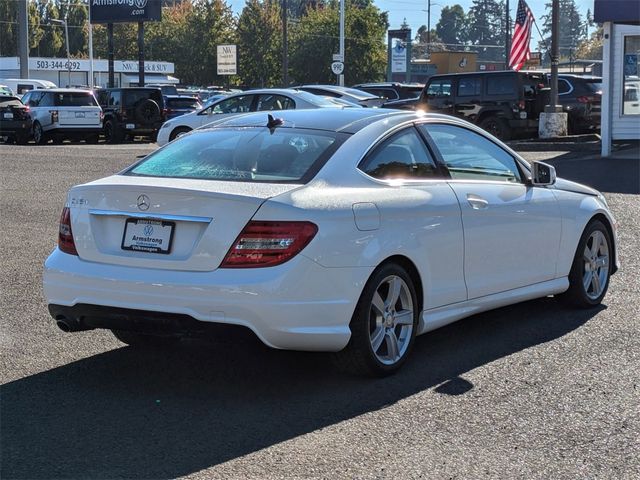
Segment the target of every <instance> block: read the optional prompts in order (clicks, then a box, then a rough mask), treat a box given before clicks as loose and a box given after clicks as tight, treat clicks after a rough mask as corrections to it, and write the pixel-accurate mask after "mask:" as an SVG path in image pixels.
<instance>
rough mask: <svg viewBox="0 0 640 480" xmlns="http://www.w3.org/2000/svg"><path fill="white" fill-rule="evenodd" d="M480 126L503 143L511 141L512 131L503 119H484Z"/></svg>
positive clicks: (492, 117) (493, 117) (491, 117)
mask: <svg viewBox="0 0 640 480" xmlns="http://www.w3.org/2000/svg"><path fill="white" fill-rule="evenodd" d="M478 126H479V127H480V128H482V129H483V130H485V131H487V132H489V133H490V134H491V135H493V136H494V137H496V138H499V139H500V140H502V141H507V140H509V139H511V129H510V128H509V125H507V122H505V121H504V120H503V119H501V118H498V117H495V116H493V115H492V116H490V117H485V118H483V119H482V120H481V121H480V123H478Z"/></svg>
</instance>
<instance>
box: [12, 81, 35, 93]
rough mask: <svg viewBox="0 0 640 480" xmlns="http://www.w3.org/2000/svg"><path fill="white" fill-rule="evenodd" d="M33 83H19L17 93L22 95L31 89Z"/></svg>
mask: <svg viewBox="0 0 640 480" xmlns="http://www.w3.org/2000/svg"><path fill="white" fill-rule="evenodd" d="M33 88H34V87H33V85H28V84H26V83H19V84H18V86H17V88H16V90H17V91H18V95H22V94H23V93H25V92H28V91H29V90H33Z"/></svg>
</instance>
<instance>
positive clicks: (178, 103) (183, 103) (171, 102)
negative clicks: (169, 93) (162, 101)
mask: <svg viewBox="0 0 640 480" xmlns="http://www.w3.org/2000/svg"><path fill="white" fill-rule="evenodd" d="M167 106H168V107H169V108H194V109H195V108H200V107H201V105H200V102H198V100H197V99H195V98H170V99H168V100H167Z"/></svg>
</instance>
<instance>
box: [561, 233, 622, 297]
mask: <svg viewBox="0 0 640 480" xmlns="http://www.w3.org/2000/svg"><path fill="white" fill-rule="evenodd" d="M596 232H599V233H596ZM600 236H601V237H600ZM596 238H603V239H604V244H602V246H601V247H600V248H599V249H598V251H597V252H595V255H594V257H593V258H591V259H589V258H587V257H588V255H587V250H589V252H590V253H591V252H593V247H594V242H596ZM605 256H606V260H605V259H604V257H605ZM612 261H613V245H612V243H611V236H610V235H609V231H608V230H607V228H606V227H605V225H604V224H603V223H602V222H601V221H600V220H593V221H592V222H591V223H589V224H588V225H587V227H586V228H585V229H584V232H583V233H582V237H580V241H579V242H578V248H577V249H576V253H575V255H574V257H573V263H572V264H571V271H570V272H569V289H568V290H567V291H566V292H564V293H562V294H561V295H558V299H560V300H561V301H563V302H564V303H566V304H568V305H571V306H573V307H578V308H593V307H596V306H598V305H600V303H601V302H602V299H603V298H604V296H605V295H606V294H607V290H608V288H609V279H610V277H611V266H612ZM600 262H602V263H600ZM605 262H606V263H605ZM594 268H595V269H596V270H595V272H596V274H595V275H593V273H591V277H589V273H590V272H593V269H594ZM594 277H597V282H596V281H595V280H596V279H594ZM588 278H591V281H589V282H588V285H587V287H585V282H587V280H588ZM596 284H597V285H598V286H599V288H600V289H601V290H595V285H596ZM603 284H604V285H603Z"/></svg>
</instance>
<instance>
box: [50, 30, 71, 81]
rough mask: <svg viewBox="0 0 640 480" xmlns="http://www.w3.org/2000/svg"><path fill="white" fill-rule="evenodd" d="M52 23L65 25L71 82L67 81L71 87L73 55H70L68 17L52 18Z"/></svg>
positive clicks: (68, 69)
mask: <svg viewBox="0 0 640 480" xmlns="http://www.w3.org/2000/svg"><path fill="white" fill-rule="evenodd" d="M51 23H55V24H57V25H64V37H65V41H66V44H67V72H68V73H69V83H67V86H68V87H70V86H71V55H69V25H67V21H66V19H65V20H58V19H55V18H52V19H51Z"/></svg>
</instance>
